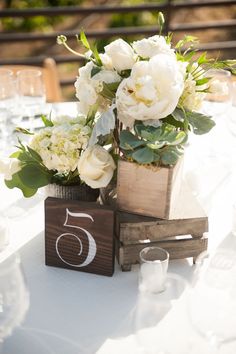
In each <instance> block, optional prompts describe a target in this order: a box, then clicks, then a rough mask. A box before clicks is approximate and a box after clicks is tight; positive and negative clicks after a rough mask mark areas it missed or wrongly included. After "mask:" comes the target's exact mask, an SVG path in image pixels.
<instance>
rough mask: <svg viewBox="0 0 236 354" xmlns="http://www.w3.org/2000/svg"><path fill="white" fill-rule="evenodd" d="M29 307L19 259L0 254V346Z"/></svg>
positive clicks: (16, 256) (15, 256) (14, 256)
mask: <svg viewBox="0 0 236 354" xmlns="http://www.w3.org/2000/svg"><path fill="white" fill-rule="evenodd" d="M28 307H29V292H28V290H27V287H26V283H25V278H24V275H23V271H22V268H21V263H20V258H19V256H18V255H17V254H13V255H11V256H10V257H8V258H7V259H4V254H3V253H2V254H0V345H1V343H2V342H3V340H4V339H5V338H6V337H7V336H9V335H11V333H12V331H13V329H14V328H15V327H16V326H18V325H20V324H21V322H22V321H23V319H24V317H25V314H26V312H27V310H28Z"/></svg>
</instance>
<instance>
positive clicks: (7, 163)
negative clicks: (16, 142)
mask: <svg viewBox="0 0 236 354" xmlns="http://www.w3.org/2000/svg"><path fill="white" fill-rule="evenodd" d="M20 170H21V164H20V161H19V160H17V159H14V158H1V159H0V173H2V174H4V179H5V180H6V181H10V180H11V179H12V176H13V175H14V174H15V173H17V172H18V171H20Z"/></svg>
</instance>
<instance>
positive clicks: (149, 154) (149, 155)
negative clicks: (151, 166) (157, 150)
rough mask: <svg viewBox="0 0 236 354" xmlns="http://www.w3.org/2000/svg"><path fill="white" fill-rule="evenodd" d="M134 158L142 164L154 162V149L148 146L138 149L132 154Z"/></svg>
mask: <svg viewBox="0 0 236 354" xmlns="http://www.w3.org/2000/svg"><path fill="white" fill-rule="evenodd" d="M132 158H133V159H134V160H135V161H136V162H138V163H140V164H147V163H152V162H153V161H154V159H155V158H154V152H153V150H152V149H149V148H148V147H147V146H146V147H144V148H142V149H138V150H136V151H135V152H134V153H133V154H132Z"/></svg>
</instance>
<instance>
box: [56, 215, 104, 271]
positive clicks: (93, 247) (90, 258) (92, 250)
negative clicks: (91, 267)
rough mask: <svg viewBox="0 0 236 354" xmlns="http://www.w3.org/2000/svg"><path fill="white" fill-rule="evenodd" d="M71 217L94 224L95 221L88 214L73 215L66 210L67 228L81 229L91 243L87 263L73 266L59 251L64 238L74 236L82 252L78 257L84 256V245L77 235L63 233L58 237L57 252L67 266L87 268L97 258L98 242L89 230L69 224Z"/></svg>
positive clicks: (65, 223)
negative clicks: (84, 219) (87, 220)
mask: <svg viewBox="0 0 236 354" xmlns="http://www.w3.org/2000/svg"><path fill="white" fill-rule="evenodd" d="M69 216H72V217H74V218H88V219H90V220H91V221H92V222H94V220H93V218H92V216H91V215H89V214H86V213H72V212H71V211H69V209H68V208H66V220H65V222H64V224H63V225H64V226H67V227H73V228H75V229H79V230H81V231H83V232H84V233H85V235H86V236H87V237H88V243H89V246H88V255H87V257H86V259H85V261H84V262H83V263H80V264H73V263H70V262H67V261H66V260H65V259H64V258H63V257H62V256H61V254H60V251H59V242H60V240H61V239H62V238H63V237H64V236H73V237H75V238H76V240H77V241H78V242H79V245H80V252H79V253H78V256H80V255H81V254H82V252H83V243H82V241H81V239H80V238H79V236H77V235H75V234H73V233H69V232H66V233H63V234H61V235H60V236H58V238H57V240H56V252H57V255H58V257H59V258H60V259H61V260H62V262H64V263H65V264H67V265H69V266H72V267H86V266H87V265H88V264H90V263H91V262H92V261H93V259H94V257H95V256H96V252H97V245H96V242H95V240H94V238H93V236H92V235H91V234H90V232H88V231H87V230H85V229H84V228H82V227H80V226H74V225H70V224H68V217H69Z"/></svg>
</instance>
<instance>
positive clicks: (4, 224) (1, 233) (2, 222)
mask: <svg viewBox="0 0 236 354" xmlns="http://www.w3.org/2000/svg"><path fill="white" fill-rule="evenodd" d="M8 243H9V225H8V218H7V217H4V216H1V215H0V252H1V251H3V250H4V249H5V247H6V246H7V245H8Z"/></svg>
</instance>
